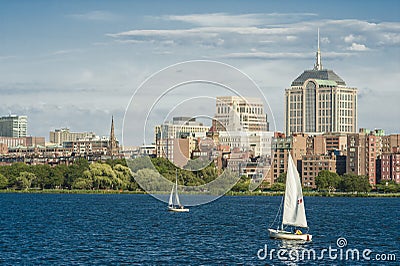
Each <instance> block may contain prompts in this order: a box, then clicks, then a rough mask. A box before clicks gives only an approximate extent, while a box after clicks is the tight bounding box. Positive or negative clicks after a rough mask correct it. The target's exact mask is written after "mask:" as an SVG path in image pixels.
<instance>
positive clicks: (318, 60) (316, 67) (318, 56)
mask: <svg viewBox="0 0 400 266" xmlns="http://www.w3.org/2000/svg"><path fill="white" fill-rule="evenodd" d="M314 70H322V62H321V50H320V49H319V28H318V50H317V54H316V62H315V65H314Z"/></svg>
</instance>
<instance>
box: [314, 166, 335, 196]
mask: <svg viewBox="0 0 400 266" xmlns="http://www.w3.org/2000/svg"><path fill="white" fill-rule="evenodd" d="M340 181H341V178H340V176H339V175H338V174H337V173H333V172H329V171H327V170H322V171H321V172H319V173H318V176H316V177H315V185H316V186H317V188H318V190H328V191H329V193H330V192H331V191H335V190H336V189H337V188H338V187H339V184H340Z"/></svg>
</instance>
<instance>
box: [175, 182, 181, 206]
mask: <svg viewBox="0 0 400 266" xmlns="http://www.w3.org/2000/svg"><path fill="white" fill-rule="evenodd" d="M175 182H176V184H175V200H176V205H178V206H181V202H180V201H179V196H178V177H177V178H176V181H175Z"/></svg>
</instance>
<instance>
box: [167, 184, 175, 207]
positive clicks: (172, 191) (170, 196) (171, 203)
mask: <svg viewBox="0 0 400 266" xmlns="http://www.w3.org/2000/svg"><path fill="white" fill-rule="evenodd" d="M173 194H174V186H172V190H171V195H169V201H168V206H172V205H173V204H174V203H173V201H172V195H173Z"/></svg>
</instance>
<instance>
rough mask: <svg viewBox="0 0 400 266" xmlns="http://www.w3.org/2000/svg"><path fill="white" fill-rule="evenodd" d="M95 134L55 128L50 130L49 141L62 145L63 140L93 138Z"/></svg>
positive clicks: (71, 140)
mask: <svg viewBox="0 0 400 266" xmlns="http://www.w3.org/2000/svg"><path fill="white" fill-rule="evenodd" d="M95 136H96V134H95V133H93V132H70V130H69V128H61V129H56V130H54V131H50V142H51V143H54V144H58V145H63V143H64V142H73V141H77V140H78V139H85V138H93V137H95Z"/></svg>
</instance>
